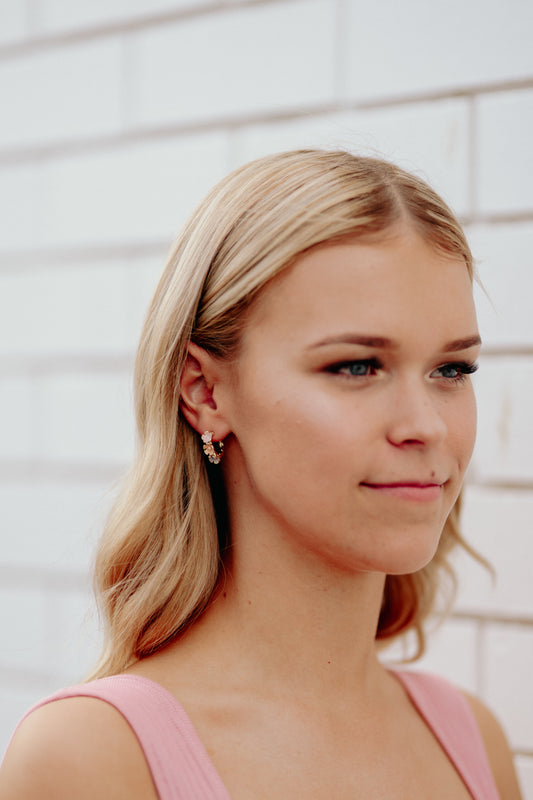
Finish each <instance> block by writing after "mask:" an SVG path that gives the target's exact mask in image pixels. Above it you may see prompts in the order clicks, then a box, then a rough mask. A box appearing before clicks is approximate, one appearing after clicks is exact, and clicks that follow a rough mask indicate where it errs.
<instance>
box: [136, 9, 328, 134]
mask: <svg viewBox="0 0 533 800" xmlns="http://www.w3.org/2000/svg"><path fill="white" fill-rule="evenodd" d="M134 44H135V45H136V49H137V62H136V68H135V76H136V77H135V86H132V87H131V92H132V96H133V97H134V98H135V97H136V102H135V99H134V112H133V119H134V121H135V122H136V123H139V124H142V125H158V124H161V123H169V122H191V121H193V120H195V121H196V120H208V119H216V118H219V117H222V118H226V117H228V116H229V117H231V116H234V115H239V114H246V115H249V114H253V113H258V112H265V111H270V112H273V111H280V110H285V109H293V108H306V107H308V106H309V105H316V104H317V103H323V102H328V101H331V100H332V99H333V95H334V79H335V68H334V52H335V9H334V6H333V4H332V3H330V2H329V0H304V1H303V2H302V0H287V1H286V2H282V3H281V2H278V3H270V4H268V5H265V6H263V5H261V6H252V7H249V8H246V7H245V8H241V7H239V8H237V9H228V10H221V11H220V12H219V13H213V14H210V15H206V16H205V17H204V16H201V17H198V19H194V20H184V21H181V22H179V23H177V24H174V25H170V24H168V25H165V26H164V27H161V28H158V29H153V30H149V31H148V30H147V31H143V32H142V33H140V34H138V36H137V39H136V41H135V42H134ZM169 76H172V85H171V87H170V88H169Z"/></svg>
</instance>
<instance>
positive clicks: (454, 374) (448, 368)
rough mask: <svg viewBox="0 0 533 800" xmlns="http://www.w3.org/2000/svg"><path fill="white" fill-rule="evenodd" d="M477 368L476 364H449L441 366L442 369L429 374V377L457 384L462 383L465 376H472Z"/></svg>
mask: <svg viewBox="0 0 533 800" xmlns="http://www.w3.org/2000/svg"><path fill="white" fill-rule="evenodd" d="M477 368H478V365H477V364H467V363H466V362H462V361H458V362H454V363H451V364H443V365H442V367H439V368H438V369H436V370H435V371H434V372H432V373H431V377H436V378H444V379H445V380H450V381H457V382H459V381H464V380H465V378H466V376H467V375H473V373H474V372H475V371H476V370H477Z"/></svg>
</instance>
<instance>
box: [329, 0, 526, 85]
mask: <svg viewBox="0 0 533 800" xmlns="http://www.w3.org/2000/svg"><path fill="white" fill-rule="evenodd" d="M346 7H347V12H348V21H347V29H346V34H345V37H344V45H345V49H346V54H345V60H346V93H347V95H348V96H349V97H352V98H357V99H363V98H365V99H368V98H372V99H376V98H377V97H394V96H395V95H398V94H399V95H405V94H411V93H415V92H428V91H429V92H433V91H439V90H443V89H451V88H454V87H462V86H469V85H476V84H479V83H481V84H489V83H491V82H493V81H501V80H509V79H513V78H521V77H523V76H524V75H531V74H532V72H533V53H532V49H531V32H532V27H533V9H532V7H531V4H530V3H528V2H525V0H510V1H509V2H508V3H505V5H504V4H502V3H500V2H498V0H470V2H468V3H464V2H462V0H449V2H446V3H427V2H426V0H406V2H403V3H398V2H396V1H395V0H382V2H379V3H365V5H364V7H362V6H361V4H360V3H347V4H346Z"/></svg>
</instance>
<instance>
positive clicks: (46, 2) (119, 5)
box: [39, 0, 212, 33]
mask: <svg viewBox="0 0 533 800" xmlns="http://www.w3.org/2000/svg"><path fill="white" fill-rule="evenodd" d="M211 4H212V0H92V2H90V3H67V4H65V3H64V0H41V3H40V9H39V11H40V13H39V30H40V31H46V32H47V33H50V32H57V31H65V30H76V29H79V28H85V27H93V26H96V25H98V26H101V25H106V24H113V23H114V24H116V23H120V22H129V21H132V20H140V19H142V18H143V17H147V18H150V17H152V16H154V15H157V14H161V13H165V12H175V11H182V10H191V11H194V10H195V9H201V8H202V7H203V6H206V5H211Z"/></svg>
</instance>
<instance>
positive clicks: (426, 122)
mask: <svg viewBox="0 0 533 800" xmlns="http://www.w3.org/2000/svg"><path fill="white" fill-rule="evenodd" d="M468 131H469V122H468V106H467V104H466V102H465V101H463V100H446V101H441V102H439V103H414V104H412V105H406V106H399V107H395V108H390V109H379V110H372V111H363V110H361V111H357V112H353V113H343V114H330V115H324V116H317V117H310V118H304V119H298V120H293V121H291V122H281V123H280V122H277V123H270V124H262V125H251V126H247V127H244V128H242V129H241V130H239V131H238V132H237V133H236V134H235V135H234V138H233V151H234V152H235V154H236V155H237V163H243V162H245V161H249V160H251V159H252V158H257V157H259V156H262V155H265V154H267V153H272V152H276V151H279V150H288V149H293V148H300V147H325V148H326V149H332V148H335V147H340V148H342V149H348V150H350V151H352V152H356V153H360V154H366V155H370V156H378V157H384V158H387V159H389V160H391V161H394V162H396V163H398V164H399V165H400V166H403V167H404V168H405V169H407V170H409V171H410V172H416V173H418V174H420V175H421V176H422V177H424V178H425V179H426V180H428V181H429V183H430V184H431V185H432V186H434V187H435V189H437V191H439V192H440V193H442V194H443V196H445V197H446V199H447V200H448V202H449V203H450V204H451V205H452V206H453V207H454V208H455V210H456V211H457V212H458V213H465V212H466V211H467V210H468V209H469V204H470V198H469V190H468V184H469V163H468Z"/></svg>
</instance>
